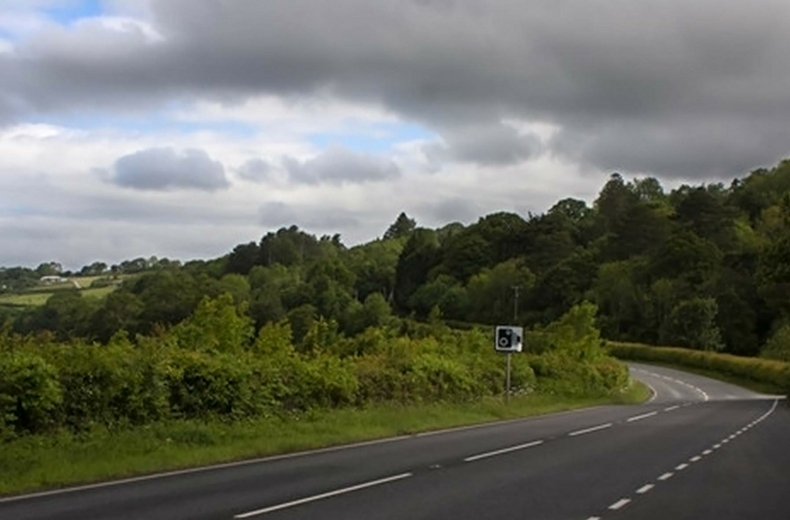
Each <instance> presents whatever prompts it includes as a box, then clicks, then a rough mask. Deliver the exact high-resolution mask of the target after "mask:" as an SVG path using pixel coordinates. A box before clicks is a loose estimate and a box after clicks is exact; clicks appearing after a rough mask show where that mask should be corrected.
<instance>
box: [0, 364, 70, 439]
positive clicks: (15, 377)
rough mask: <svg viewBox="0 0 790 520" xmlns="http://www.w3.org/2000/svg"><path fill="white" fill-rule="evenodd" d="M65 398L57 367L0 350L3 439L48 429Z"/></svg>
mask: <svg viewBox="0 0 790 520" xmlns="http://www.w3.org/2000/svg"><path fill="white" fill-rule="evenodd" d="M62 398H63V395H62V391H61V387H60V385H59V384H58V380H57V372H56V368H55V367H53V366H52V365H51V364H49V363H47V362H46V361H45V360H44V359H42V358H41V357H40V356H37V355H36V354H34V353H30V352H24V351H14V352H10V351H5V352H2V351H0V440H2V439H3V438H4V437H5V438H7V437H9V436H11V435H13V434H22V433H32V432H39V431H42V430H45V429H46V428H48V427H49V426H51V425H52V424H53V423H54V421H53V419H52V414H53V412H55V410H56V409H57V407H58V406H59V405H60V404H61V400H62Z"/></svg>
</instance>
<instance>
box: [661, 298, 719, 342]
mask: <svg viewBox="0 0 790 520" xmlns="http://www.w3.org/2000/svg"><path fill="white" fill-rule="evenodd" d="M717 313H718V305H717V304H716V300H714V299H713V298H692V299H690V300H686V301H683V302H680V303H679V304H678V305H677V306H675V308H674V309H672V312H671V313H670V315H669V319H668V322H667V323H665V325H664V330H663V331H662V332H663V334H662V335H661V339H662V342H664V343H666V344H670V345H678V346H681V347H688V348H694V349H699V350H721V349H722V348H723V347H724V344H723V343H722V341H721V333H720V331H719V328H718V327H717V326H716V314H717Z"/></svg>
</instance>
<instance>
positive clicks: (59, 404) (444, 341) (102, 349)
mask: <svg viewBox="0 0 790 520" xmlns="http://www.w3.org/2000/svg"><path fill="white" fill-rule="evenodd" d="M244 309H245V306H243V305H242V306H239V305H238V304H237V303H236V302H235V301H234V298H233V296H231V295H230V294H227V293H226V294H223V295H221V296H219V297H217V298H213V299H212V298H203V299H202V300H201V301H200V302H199V304H198V306H197V308H196V310H195V312H194V314H192V315H191V316H190V317H188V318H186V319H185V320H183V321H181V322H180V323H179V324H177V325H175V326H174V327H171V328H169V329H167V330H165V329H159V330H157V331H155V332H154V333H153V334H152V335H147V336H143V335H138V336H137V337H136V340H135V342H132V341H131V340H130V339H129V337H128V335H127V334H126V333H118V334H116V335H115V336H113V337H112V338H111V339H110V340H109V342H108V343H107V344H106V345H100V344H96V343H89V342H86V341H81V340H73V341H70V342H68V343H62V342H57V341H55V340H54V339H53V338H52V337H51V335H49V336H47V335H39V336H37V337H33V336H21V335H18V334H15V333H13V332H12V331H11V330H10V328H9V327H6V328H5V329H3V330H2V331H0V440H6V441H7V440H11V439H13V438H16V437H19V436H24V435H29V434H37V433H47V432H49V431H52V430H55V429H63V428H65V429H68V430H72V431H84V430H88V429H90V428H93V427H95V426H102V427H110V428H116V427H128V426H135V425H145V424H150V423H153V422H157V421H163V420H179V419H212V418H213V419H223V420H237V419H243V418H247V417H267V416H272V415H282V414H291V413H299V412H301V411H304V410H309V409H313V408H332V407H340V406H354V405H356V406H359V405H365V404H368V403H375V402H382V401H396V402H399V403H410V402H433V401H464V400H470V399H478V398H480V397H483V396H487V395H495V394H500V393H501V392H502V388H503V381H504V367H503V363H502V357H501V356H500V355H498V354H496V353H495V352H494V350H493V347H492V344H493V338H492V337H491V336H492V335H491V331H490V330H487V329H486V330H480V329H477V330H472V331H465V332H460V331H452V330H450V329H448V328H447V327H445V326H444V325H442V324H441V323H438V322H436V323H432V324H418V323H414V322H412V321H409V320H400V319H397V318H392V319H391V320H390V321H389V323H387V324H386V325H383V326H378V327H368V328H367V329H365V331H364V332H362V333H360V334H358V335H356V336H355V337H353V338H350V337H347V336H344V335H343V334H341V333H340V332H339V330H338V327H337V324H336V323H335V322H334V321H332V320H324V319H319V320H316V321H313V322H312V323H311V324H310V326H309V327H308V329H307V331H306V332H305V334H304V337H303V338H302V340H301V341H300V342H298V343H297V344H295V343H294V341H293V334H292V330H291V326H290V325H289V324H288V322H287V321H285V320H284V321H281V322H277V323H268V324H267V325H265V326H264V327H262V328H261V329H260V330H258V331H257V333H256V329H255V326H254V324H253V320H252V319H251V318H249V316H247V315H246V313H245V312H244ZM529 341H530V343H531V344H532V345H535V346H536V347H539V350H541V351H542V352H541V353H540V354H538V353H535V352H532V353H530V354H525V355H519V356H515V357H514V363H513V374H512V385H513V388H514V390H515V391H516V392H517V393H522V394H523V393H532V392H542V393H552V394H561V395H569V396H585V397H589V396H604V395H612V394H616V393H618V392H620V391H622V390H623V389H624V388H625V387H626V386H627V384H628V381H629V380H628V372H627V369H626V367H625V366H624V365H623V364H621V363H619V362H617V361H616V360H614V359H613V358H610V357H607V355H606V352H605V350H604V349H603V347H602V342H601V340H600V336H599V332H598V330H597V329H596V328H595V307H594V306H593V305H591V304H584V305H580V306H577V307H575V308H573V309H571V311H569V312H568V314H566V315H565V316H564V317H563V318H562V319H560V320H559V321H557V322H555V323H553V324H552V325H550V326H549V327H546V328H545V329H542V330H539V331H532V332H530V333H529Z"/></svg>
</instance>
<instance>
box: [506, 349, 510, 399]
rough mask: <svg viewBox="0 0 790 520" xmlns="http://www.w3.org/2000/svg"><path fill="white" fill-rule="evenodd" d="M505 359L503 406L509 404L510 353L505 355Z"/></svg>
mask: <svg viewBox="0 0 790 520" xmlns="http://www.w3.org/2000/svg"><path fill="white" fill-rule="evenodd" d="M505 357H506V358H507V376H506V377H505V404H508V403H509V402H510V352H508V353H507V354H505Z"/></svg>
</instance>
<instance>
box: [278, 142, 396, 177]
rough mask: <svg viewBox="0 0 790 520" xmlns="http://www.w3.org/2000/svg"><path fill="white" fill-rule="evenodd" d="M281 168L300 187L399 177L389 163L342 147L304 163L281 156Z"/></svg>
mask: <svg viewBox="0 0 790 520" xmlns="http://www.w3.org/2000/svg"><path fill="white" fill-rule="evenodd" d="M283 166H284V167H285V170H286V172H288V176H289V178H290V179H291V180H292V181H294V182H298V183H304V184H322V183H327V184H343V183H364V182H376V181H384V180H387V179H393V178H396V177H398V176H400V168H398V165H397V164H395V163H394V162H393V161H392V160H390V159H386V158H382V157H376V156H373V155H367V154H361V153H356V152H352V151H350V150H346V149H344V148H332V149H330V150H328V151H326V152H324V153H322V154H321V155H319V156H318V157H315V158H313V159H309V160H307V161H304V162H300V161H298V160H296V159H294V158H292V157H285V158H284V159H283Z"/></svg>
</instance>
